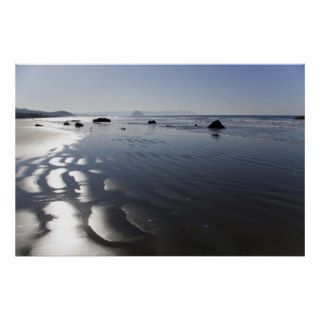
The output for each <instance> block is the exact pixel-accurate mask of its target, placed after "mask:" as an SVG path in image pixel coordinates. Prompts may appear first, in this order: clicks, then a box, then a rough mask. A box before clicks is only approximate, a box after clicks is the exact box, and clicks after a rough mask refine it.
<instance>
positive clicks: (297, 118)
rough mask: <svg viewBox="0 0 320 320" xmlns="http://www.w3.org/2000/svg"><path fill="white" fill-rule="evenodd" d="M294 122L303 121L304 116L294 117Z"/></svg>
mask: <svg viewBox="0 0 320 320" xmlns="http://www.w3.org/2000/svg"><path fill="white" fill-rule="evenodd" d="M294 118H295V119H296V120H304V116H296V117H294Z"/></svg>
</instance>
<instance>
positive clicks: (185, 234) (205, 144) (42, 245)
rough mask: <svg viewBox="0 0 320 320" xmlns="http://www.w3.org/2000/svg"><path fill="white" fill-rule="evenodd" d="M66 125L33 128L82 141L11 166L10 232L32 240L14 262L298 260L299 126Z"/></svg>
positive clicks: (256, 119) (280, 122) (169, 121)
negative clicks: (75, 258)
mask: <svg viewBox="0 0 320 320" xmlns="http://www.w3.org/2000/svg"><path fill="white" fill-rule="evenodd" d="M76 119H79V120H81V121H82V122H83V123H84V127H83V128H80V129H76V128H74V126H73V124H72V125H71V126H70V127H63V126H62V123H63V122H64V120H67V119H61V118H52V119H41V120H39V121H41V123H43V124H44V126H45V127H48V128H52V129H59V130H64V131H66V132H76V133H77V134H78V135H80V136H81V137H80V138H79V139H78V140H77V141H76V142H73V143H72V144H67V143H66V144H63V145H61V147H60V148H59V149H58V150H57V151H56V152H53V153H50V154H48V156H47V157H41V158H40V157H32V155H31V156H30V157H29V158H28V159H27V158H21V159H18V160H17V172H18V173H19V174H17V177H16V180H17V212H20V215H19V214H17V216H18V219H20V220H21V221H22V222H21V223H19V226H20V228H21V230H23V228H24V224H28V225H29V226H30V225H31V226H33V227H32V228H33V229H32V228H31V227H29V230H30V231H28V232H29V233H31V234H32V233H34V234H39V228H40V229H41V228H42V229H41V232H40V236H37V239H36V240H30V239H29V238H28V243H29V246H28V249H25V248H24V250H22V249H21V248H20V249H19V248H18V250H17V254H30V255H49V254H51V255H304V121H299V120H294V119H293V117H292V116H223V115H222V116H188V117H186V116H177V117H172V116H170V117H154V118H153V119H154V120H156V121H157V124H156V125H147V124H146V122H147V121H148V120H149V119H151V118H150V117H143V118H132V117H111V120H112V122H111V123H104V124H94V123H92V119H93V117H86V118H84V117H82V118H81V117H80V118H76ZM216 119H220V121H221V122H222V123H223V124H224V125H225V127H226V129H224V130H210V129H207V126H208V124H209V123H211V122H212V121H213V120H216ZM21 121H28V120H21ZM195 124H197V126H195ZM121 127H125V128H126V130H121ZM23 168H24V170H25V172H24V173H23ZM21 172H22V173H21ZM59 208H60V209H59ZM64 211H65V212H69V214H68V215H67V214H65V215H64V214H63V212H64ZM21 212H22V213H24V215H22V214H21ZM26 212H27V214H26ZM26 216H27V217H29V218H26ZM52 216H54V218H52ZM22 217H24V218H23V219H22ZM68 217H69V218H68ZM32 219H33V220H32ZM20 220H19V221H20ZM26 221H27V222H26ZM30 221H33V222H30ZM37 221H38V224H37ZM35 226H36V227H35ZM28 232H27V233H28ZM22 233H23V232H22ZM29 233H28V234H29ZM24 237H26V235H25V234H24ZM22 238H23V237H22ZM23 239H24V238H23ZM61 239H64V240H63V243H64V245H62V244H61V241H62V240H61ZM18 247H19V245H18ZM21 247H23V246H21Z"/></svg>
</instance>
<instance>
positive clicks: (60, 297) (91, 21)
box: [0, 0, 320, 320]
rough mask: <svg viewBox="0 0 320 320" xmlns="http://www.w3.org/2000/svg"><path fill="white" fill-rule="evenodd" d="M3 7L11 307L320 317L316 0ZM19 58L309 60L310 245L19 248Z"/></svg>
mask: <svg viewBox="0 0 320 320" xmlns="http://www.w3.org/2000/svg"><path fill="white" fill-rule="evenodd" d="M313 3H314V5H313ZM0 15H1V17H0V30H1V31H0V32H1V37H0V39H1V40H0V41H1V50H0V54H1V69H0V70H1V72H0V81H1V82H0V92H1V95H0V98H1V110H2V113H1V126H0V127H1V137H2V139H1V142H2V145H3V146H4V147H3V149H2V150H3V152H2V156H1V168H3V170H2V172H1V175H2V184H1V193H0V194H1V197H2V198H1V199H2V200H1V201H2V202H3V203H4V204H3V206H2V210H1V215H2V219H1V226H2V228H1V232H0V235H1V242H0V243H1V255H0V256H1V270H2V271H1V289H0V290H1V291H0V292H1V300H0V301H1V302H2V303H1V304H2V308H1V311H0V312H1V316H2V317H1V318H2V319H16V318H17V319H19V318H21V319H44V318H45V319H55V320H56V319H59V318H75V319H97V318H102V317H104V318H111V319H125V318H129V319H150V318H151V319H167V318H169V319H212V318H213V317H214V316H216V317H217V319H268V320H270V319H299V320H300V319H302V318H305V319H319V308H318V307H317V305H316V303H317V300H316V297H317V296H316V290H317V291H318V288H319V270H320V268H319V252H320V250H319V243H320V241H319V235H320V231H319V227H320V224H319V212H320V210H319V205H318V201H317V197H319V196H318V195H319V186H318V181H320V179H319V178H320V177H319V169H318V167H319V152H318V150H319V139H318V130H319V129H318V128H317V126H318V123H319V119H320V117H319V102H320V99H319V93H320V90H319V84H320V79H319V74H320V72H319V71H320V68H319V57H320V52H319V46H318V42H319V41H318V38H319V36H318V33H317V32H316V30H319V29H320V28H319V22H318V21H319V18H318V10H317V7H316V2H315V1H314V2H313V1H304V2H302V1H294V0H293V1H279V0H278V1H275V0H269V1H247V0H244V1H230V0H225V1H220V2H215V1H202V0H198V1H173V0H171V1H167V0H162V1H158V2H156V1H140V0H136V1H122V0H118V1H96V0H91V1H90V2H89V1H87V2H86V1H82V0H80V1H65V0H64V1H62V0H56V1H54V2H49V1H35V0H29V1H3V2H2V4H1V8H0ZM15 63H36V64H41V63H55V64H58V63H63V64H68V63H72V64H75V63H95V64H99V63H179V64H181V63H299V64H300V63H306V115H307V120H306V123H307V127H306V222H307V224H306V230H307V233H306V240H307V251H306V257H305V258H159V257H153V258H147V257H143V258H130V257H126V258H124V257H123V258H115V257H112V258H76V257H73V258H32V259H30V258H29V259H28V258H15V257H14V188H15V187H14V178H13V177H14V163H15V157H14V145H15V143H14V65H15Z"/></svg>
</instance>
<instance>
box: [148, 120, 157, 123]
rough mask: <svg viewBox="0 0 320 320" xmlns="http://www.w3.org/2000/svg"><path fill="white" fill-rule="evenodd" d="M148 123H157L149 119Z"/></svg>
mask: <svg viewBox="0 0 320 320" xmlns="http://www.w3.org/2000/svg"><path fill="white" fill-rule="evenodd" d="M148 124H157V123H156V121H155V120H149V121H148Z"/></svg>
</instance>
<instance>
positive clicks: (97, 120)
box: [92, 118, 111, 122]
mask: <svg viewBox="0 0 320 320" xmlns="http://www.w3.org/2000/svg"><path fill="white" fill-rule="evenodd" d="M92 122H111V120H110V119H108V118H97V119H93V120H92Z"/></svg>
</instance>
